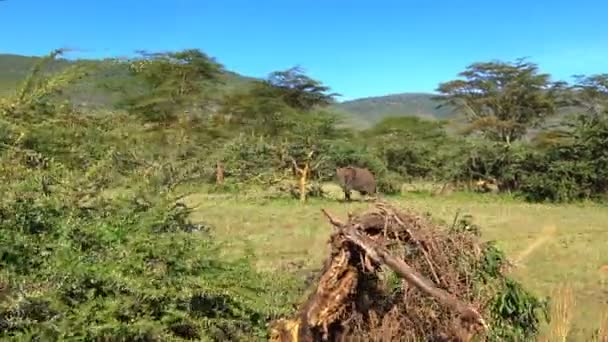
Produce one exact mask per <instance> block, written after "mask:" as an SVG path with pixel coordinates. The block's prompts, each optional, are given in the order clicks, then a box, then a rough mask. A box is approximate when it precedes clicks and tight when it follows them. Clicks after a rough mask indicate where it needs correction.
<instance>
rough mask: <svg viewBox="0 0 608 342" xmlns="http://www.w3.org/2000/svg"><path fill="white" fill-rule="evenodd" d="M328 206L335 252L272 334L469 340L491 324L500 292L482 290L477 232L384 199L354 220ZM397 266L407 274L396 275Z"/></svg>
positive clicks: (313, 338)
mask: <svg viewBox="0 0 608 342" xmlns="http://www.w3.org/2000/svg"><path fill="white" fill-rule="evenodd" d="M323 212H324V213H325V215H326V216H327V218H328V219H329V221H330V223H331V224H332V225H333V227H334V228H335V230H334V233H333V234H332V235H331V238H330V241H329V243H330V246H331V254H330V256H329V257H328V259H327V260H326V262H325V265H324V268H323V270H322V271H321V273H320V274H319V277H318V281H317V283H316V284H315V286H314V288H313V289H312V293H311V294H310V296H309V297H308V299H307V300H306V301H305V302H304V304H303V305H301V307H300V309H299V310H298V313H297V316H296V318H294V319H281V320H278V321H275V322H273V324H272V325H271V326H272V328H271V340H273V341H281V342H287V341H292V342H295V341H298V342H299V341H323V340H327V341H339V340H349V341H350V340H361V341H363V340H364V341H375V340H376V341H380V340H381V341H395V340H398V341H403V340H426V341H467V340H469V339H470V338H471V337H473V336H478V337H480V336H483V335H484V334H485V333H487V332H488V330H489V325H488V323H487V318H486V319H484V316H490V314H489V311H488V309H487V308H488V306H490V305H491V304H490V302H491V301H492V300H493V298H494V297H493V295H494V294H495V293H493V292H492V291H491V290H490V289H486V290H484V291H478V290H479V287H478V286H477V285H479V284H478V283H479V277H478V276H477V275H479V274H478V273H476V272H477V271H476V268H480V267H481V266H479V265H480V264H481V261H480V260H481V259H482V258H483V254H484V251H483V248H482V245H481V244H480V243H478V242H477V236H476V235H475V234H474V233H471V232H467V231H447V230H444V229H440V228H439V227H438V226H436V225H435V224H433V223H431V222H430V220H429V219H427V218H425V217H422V216H420V215H417V214H415V213H413V212H409V211H402V212H398V211H396V210H395V209H393V208H391V207H390V206H388V205H387V204H384V203H378V204H377V205H376V208H375V209H374V210H372V211H370V212H367V213H364V214H362V215H358V216H354V215H352V214H349V219H348V222H341V221H340V220H339V219H337V218H336V217H334V216H333V215H331V214H330V213H328V212H327V211H325V210H324V211H323ZM387 268H388V270H389V271H388V272H385V271H383V269H387ZM390 271H392V272H394V273H392V272H390ZM393 274H397V275H398V276H399V278H400V279H401V280H398V279H397V278H394V279H393V282H392V283H391V281H390V280H391V278H390V276H391V275H393Z"/></svg>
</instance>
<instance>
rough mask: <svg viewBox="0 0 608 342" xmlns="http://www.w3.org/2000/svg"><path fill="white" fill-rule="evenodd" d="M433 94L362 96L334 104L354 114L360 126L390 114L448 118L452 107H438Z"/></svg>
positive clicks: (339, 108)
mask: <svg viewBox="0 0 608 342" xmlns="http://www.w3.org/2000/svg"><path fill="white" fill-rule="evenodd" d="M433 96H434V95H433V94H426V93H403V94H393V95H386V96H378V97H368V98H361V99H356V100H351V101H345V102H341V103H338V104H336V105H334V108H335V109H336V110H337V111H339V112H342V113H345V114H349V115H350V116H352V120H353V121H354V122H356V124H357V125H358V126H363V127H368V126H371V125H373V124H375V123H377V122H379V121H381V120H382V119H383V118H385V117H389V116H417V117H421V118H425V119H448V118H450V117H452V116H453V113H452V111H451V109H450V108H447V107H446V108H439V109H438V108H436V107H437V105H438V104H439V103H438V102H436V101H434V100H433V99H432V97H433Z"/></svg>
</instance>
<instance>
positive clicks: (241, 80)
mask: <svg viewBox="0 0 608 342" xmlns="http://www.w3.org/2000/svg"><path fill="white" fill-rule="evenodd" d="M40 58H41V57H37V56H21V55H14V54H0V96H1V95H7V94H10V93H11V92H13V91H15V88H16V87H17V86H18V84H19V82H21V81H22V80H24V79H25V77H26V76H27V75H28V73H29V72H30V70H31V69H32V67H33V66H34V64H35V63H36V62H37V61H38V60H40ZM87 62H88V63H93V64H96V63H102V61H101V60H87ZM72 63H75V61H71V60H67V59H62V58H58V59H56V60H55V61H53V62H52V63H51V64H50V68H49V71H57V70H61V69H63V68H66V67H68V66H69V65H71V64H72ZM123 68H124V66H118V65H117V66H116V67H111V68H107V67H106V68H104V69H103V71H100V72H98V73H97V74H94V75H93V77H91V78H89V79H88V80H87V81H84V82H81V83H78V84H77V85H76V86H74V87H73V88H72V89H70V91H69V96H70V97H71V99H72V100H75V102H76V103H79V104H87V105H88V106H102V107H103V106H107V105H109V104H110V103H111V102H112V100H113V96H112V94H110V93H109V92H108V91H107V90H105V89H104V88H102V87H100V86H99V85H100V84H102V83H104V82H105V81H109V80H112V81H114V82H116V81H119V82H120V81H121V79H124V78H126V77H129V76H128V75H127V71H126V70H125V69H123ZM252 80H254V78H251V77H247V76H242V75H239V74H237V73H235V72H232V71H226V72H225V73H224V74H223V80H222V81H223V82H224V84H223V89H224V90H232V89H236V88H240V87H243V86H245V85H246V84H247V83H248V82H251V81H252Z"/></svg>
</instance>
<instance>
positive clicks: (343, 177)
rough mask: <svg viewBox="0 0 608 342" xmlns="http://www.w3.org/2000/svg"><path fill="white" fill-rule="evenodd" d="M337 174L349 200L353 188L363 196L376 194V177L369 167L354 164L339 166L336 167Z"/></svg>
mask: <svg viewBox="0 0 608 342" xmlns="http://www.w3.org/2000/svg"><path fill="white" fill-rule="evenodd" d="M336 175H337V177H338V183H340V186H341V187H342V190H343V191H344V197H345V198H346V200H347V201H350V192H351V190H356V191H358V192H359V193H360V194H361V195H363V196H365V195H376V191H377V189H376V178H375V177H374V175H373V174H372V173H371V172H370V171H369V170H368V169H365V168H359V167H353V166H347V167H339V168H336Z"/></svg>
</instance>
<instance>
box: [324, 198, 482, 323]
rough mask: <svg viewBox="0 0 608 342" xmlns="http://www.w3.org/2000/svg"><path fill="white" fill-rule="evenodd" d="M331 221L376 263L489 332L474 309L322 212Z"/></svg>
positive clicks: (384, 249)
mask: <svg viewBox="0 0 608 342" xmlns="http://www.w3.org/2000/svg"><path fill="white" fill-rule="evenodd" d="M322 211H323V213H324V214H325V216H327V218H328V219H329V221H330V222H331V223H332V225H334V226H335V227H336V228H338V229H339V230H340V231H341V233H342V234H344V237H345V238H346V239H347V240H349V241H351V242H352V243H354V244H355V245H357V246H359V247H360V248H361V249H363V250H364V251H365V253H366V254H367V255H368V256H369V257H370V258H371V259H372V260H374V261H375V262H377V263H379V264H384V265H386V266H388V267H389V268H390V269H391V270H393V271H394V272H395V273H397V274H398V275H399V276H400V277H402V278H403V279H405V280H406V281H407V282H408V283H410V284H411V285H413V286H415V287H417V288H418V289H419V290H420V291H422V292H423V293H425V294H427V295H429V296H431V297H433V298H435V299H436V300H437V301H439V302H440V303H441V304H443V305H445V306H447V307H449V308H451V309H452V310H455V311H456V312H458V313H459V314H460V316H461V318H462V319H463V320H464V321H469V322H475V323H477V324H479V325H481V326H482V327H483V328H484V329H486V330H488V329H489V328H488V325H487V324H486V322H485V320H484V319H483V317H481V315H480V314H479V313H478V312H477V310H475V309H474V308H472V307H470V306H469V305H467V304H465V303H463V302H461V301H460V300H458V298H456V297H454V296H453V295H451V294H450V293H448V292H446V291H444V290H442V289H440V288H438V287H436V286H434V285H433V283H432V282H431V281H429V280H428V279H426V278H425V277H424V276H423V275H421V274H420V273H418V272H417V271H416V270H415V269H414V268H412V267H411V266H410V265H408V264H407V263H406V262H405V261H403V260H402V259H399V258H396V257H394V256H393V255H391V253H390V252H389V251H388V250H387V249H386V248H384V247H382V246H379V245H378V244H377V243H376V242H374V241H373V240H372V239H370V238H369V237H367V236H365V235H363V234H361V232H359V231H358V230H357V226H348V225H344V224H343V223H341V222H340V221H339V220H337V219H335V218H333V217H332V215H330V214H329V213H328V212H327V211H325V210H322Z"/></svg>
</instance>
